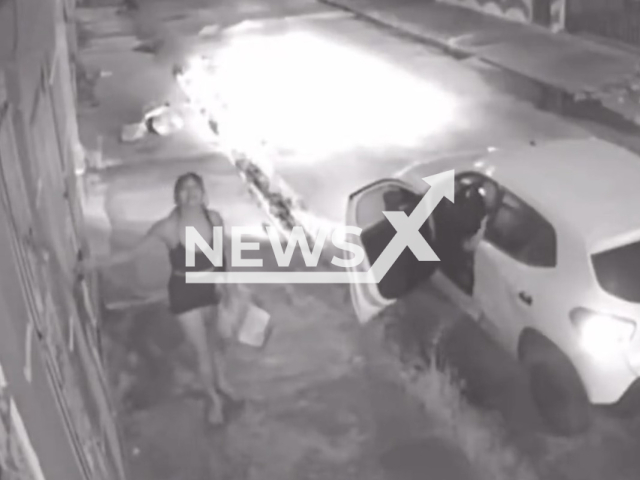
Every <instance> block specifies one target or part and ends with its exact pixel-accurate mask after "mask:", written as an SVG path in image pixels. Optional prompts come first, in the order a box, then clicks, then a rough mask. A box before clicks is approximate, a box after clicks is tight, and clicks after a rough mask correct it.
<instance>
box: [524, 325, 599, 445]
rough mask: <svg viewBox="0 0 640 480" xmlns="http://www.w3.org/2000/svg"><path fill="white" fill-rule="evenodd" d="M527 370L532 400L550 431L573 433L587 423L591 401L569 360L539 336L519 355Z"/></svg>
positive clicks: (588, 423)
mask: <svg viewBox="0 0 640 480" xmlns="http://www.w3.org/2000/svg"><path fill="white" fill-rule="evenodd" d="M522 357H523V358H522V360H523V363H524V365H525V367H526V369H527V372H528V374H529V382H530V387H531V394H532V397H533V401H534V403H535V404H536V406H537V408H538V411H539V412H540V415H541V416H542V417H543V418H544V420H545V421H546V422H547V424H548V425H549V427H550V428H551V429H552V430H553V431H554V433H556V434H559V435H563V436H574V435H578V434H581V433H584V432H585V431H586V430H588V428H589V426H590V424H591V404H590V402H589V398H588V397H587V393H586V391H585V389H584V385H583V384H582V380H581V379H580V377H579V376H578V372H577V371H576V369H575V367H574V366H573V364H572V363H571V361H570V360H569V359H568V358H567V357H566V356H565V355H564V353H562V352H561V351H560V350H559V349H558V348H557V347H556V346H555V345H553V344H552V343H551V342H549V341H548V340H546V339H543V337H538V338H536V340H535V341H532V342H531V345H529V346H528V348H525V351H524V352H523V355H522Z"/></svg>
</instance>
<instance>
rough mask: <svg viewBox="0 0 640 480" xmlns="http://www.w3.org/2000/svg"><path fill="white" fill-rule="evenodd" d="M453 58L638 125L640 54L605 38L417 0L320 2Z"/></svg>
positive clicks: (639, 110)
mask: <svg viewBox="0 0 640 480" xmlns="http://www.w3.org/2000/svg"><path fill="white" fill-rule="evenodd" d="M320 1H322V2H323V3H326V4H329V5H332V6H335V7H338V8H341V9H344V10H347V11H350V12H352V13H354V14H356V15H358V16H360V17H361V18H365V19H367V20H370V21H373V22H375V23H378V24H380V25H383V26H386V27H389V28H392V29H393V30H396V31H398V32H400V33H403V34H406V35H408V36H410V37H412V38H414V39H415V40H418V41H421V42H424V43H428V44H431V45H435V46H438V47H439V48H442V49H444V50H446V51H448V52H449V53H451V54H452V55H455V56H460V57H461V58H465V57H475V58H479V59H482V60H483V61H485V62H488V63H490V64H492V65H495V66H498V67H500V68H503V69H504V70H508V71H510V72H512V73H516V74H519V75H522V76H524V77H526V78H528V79H530V80H532V81H534V82H536V83H537V84H539V85H540V86H542V87H545V88H546V90H547V91H550V92H552V93H553V92H556V93H558V94H561V95H564V96H569V97H570V98H571V99H573V100H575V101H582V100H595V101H597V102H600V103H601V104H602V105H603V106H604V107H605V108H607V109H608V110H611V111H612V112H615V113H616V114H618V115H621V116H622V117H624V118H625V119H627V120H631V121H634V122H635V123H636V124H640V69H639V65H640V56H637V55H634V54H633V53H631V52H630V51H627V50H622V49H616V48H614V47H611V46H609V45H605V44H604V43H602V44H601V43H598V42H595V41H592V40H590V39H586V38H579V37H575V36H571V35H568V34H564V33H551V32H550V31H548V30H544V29H542V28H540V27H537V26H531V25H524V24H520V23H516V22H511V21H506V20H502V19H500V18H497V17H492V16H490V15H485V14H482V13H479V12H476V11H473V10H469V9H466V8H461V7H456V6H451V5H445V4H441V3H437V2H425V1H420V0H399V1H396V0H320Z"/></svg>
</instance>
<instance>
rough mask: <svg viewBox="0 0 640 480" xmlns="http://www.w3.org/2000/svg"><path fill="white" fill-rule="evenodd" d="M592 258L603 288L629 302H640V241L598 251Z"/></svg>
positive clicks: (597, 277)
mask: <svg viewBox="0 0 640 480" xmlns="http://www.w3.org/2000/svg"><path fill="white" fill-rule="evenodd" d="M591 259H592V262H593V268H594V270H595V273H596V279H597V280H598V283H599V284H600V286H601V287H602V289H603V290H605V291H606V292H607V293H610V294H611V295H613V296H615V297H618V298H620V299H622V300H626V301H628V302H640V242H635V243H631V244H628V245H624V246H622V247H618V248H614V249H612V250H607V251H605V252H602V253H598V254H596V255H593V256H592V257H591Z"/></svg>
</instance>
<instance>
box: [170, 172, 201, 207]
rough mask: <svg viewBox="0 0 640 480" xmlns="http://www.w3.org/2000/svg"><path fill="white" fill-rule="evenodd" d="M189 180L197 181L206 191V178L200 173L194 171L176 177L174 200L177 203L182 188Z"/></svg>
mask: <svg viewBox="0 0 640 480" xmlns="http://www.w3.org/2000/svg"><path fill="white" fill-rule="evenodd" d="M189 180H193V181H194V182H196V183H197V184H198V186H199V187H200V188H201V189H202V191H203V192H204V190H205V188H204V179H203V178H202V177H201V176H200V175H198V174H197V173H194V172H187V173H184V174H182V175H180V176H179V177H178V178H177V179H176V183H175V184H174V186H173V201H174V202H175V203H178V195H179V194H180V190H182V187H183V186H184V184H185V183H186V182H188V181H189Z"/></svg>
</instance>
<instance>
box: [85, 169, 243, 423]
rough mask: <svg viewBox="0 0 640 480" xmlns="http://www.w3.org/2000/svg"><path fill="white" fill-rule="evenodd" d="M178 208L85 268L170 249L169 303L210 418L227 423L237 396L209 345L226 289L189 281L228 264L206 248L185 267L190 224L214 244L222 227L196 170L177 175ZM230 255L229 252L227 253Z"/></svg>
mask: <svg viewBox="0 0 640 480" xmlns="http://www.w3.org/2000/svg"><path fill="white" fill-rule="evenodd" d="M174 201H175V205H176V206H175V207H174V209H173V210H172V211H171V213H169V215H167V216H166V217H165V218H163V219H161V220H159V221H157V222H156V223H154V224H153V226H152V227H151V228H150V229H149V231H148V232H147V234H146V235H145V236H144V238H142V239H141V240H140V242H138V244H137V245H136V246H134V247H133V248H131V249H129V250H126V251H121V252H117V253H115V254H113V255H111V256H109V257H107V258H104V259H90V260H89V261H88V262H86V263H85V265H84V270H91V269H96V268H104V267H109V266H112V265H116V264H121V263H126V262H128V261H131V260H133V259H134V258H135V256H136V255H137V254H138V253H141V252H143V251H145V250H147V249H148V248H149V247H150V246H152V245H153V243H154V242H157V241H161V242H162V243H164V245H165V246H166V247H167V249H168V252H169V262H170V264H171V270H172V272H171V277H170V279H169V285H168V291H169V306H170V310H171V313H172V314H173V315H175V317H176V319H177V321H178V323H179V324H180V326H181V327H182V330H183V332H184V334H185V337H186V338H187V340H188V341H189V343H190V344H191V345H192V346H193V347H194V349H195V351H196V354H197V358H198V368H199V372H200V376H201V380H202V383H203V385H204V388H205V391H206V393H207V399H208V402H207V412H208V413H207V418H208V421H209V422H211V423H212V424H214V425H216V424H220V423H222V422H223V400H222V396H221V394H222V395H225V396H227V397H228V398H229V399H231V400H235V399H236V396H235V395H234V392H233V390H232V388H231V387H230V385H229V382H228V381H227V380H226V376H225V372H224V369H223V368H222V364H221V361H222V358H221V356H220V352H218V351H217V346H216V348H213V349H210V348H209V343H208V340H207V339H208V338H209V335H208V323H209V322H212V323H213V325H210V327H211V328H213V329H214V330H215V322H216V321H217V315H218V304H219V302H220V301H221V299H222V295H223V294H225V292H223V291H222V289H221V286H220V285H217V284H214V285H211V284H206V283H202V284H201V283H186V272H188V271H200V272H203V271H214V270H216V269H218V270H222V269H225V268H226V266H227V262H226V261H225V262H224V265H223V267H221V268H217V267H215V266H214V265H213V264H212V263H211V262H210V261H209V259H208V258H207V256H206V255H205V254H204V253H203V252H202V251H199V250H197V251H196V252H195V266H194V267H193V268H187V266H186V247H185V243H186V239H185V237H186V228H187V227H193V228H195V229H196V230H197V231H198V233H199V234H200V235H201V236H202V238H204V239H207V240H208V243H209V245H212V244H213V227H214V226H221V227H222V226H223V221H222V218H221V216H220V214H219V213H218V212H216V211H215V210H210V209H208V207H207V197H206V191H205V186H204V181H203V179H202V177H201V176H200V175H198V174H196V173H191V172H190V173H186V174H184V175H181V176H180V177H178V179H177V180H176V182H175V186H174ZM225 257H226V251H225Z"/></svg>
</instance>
